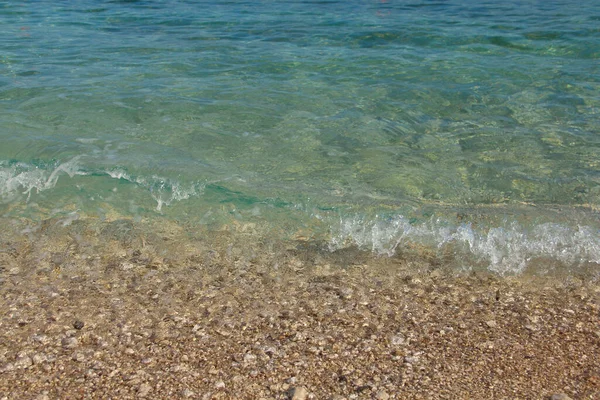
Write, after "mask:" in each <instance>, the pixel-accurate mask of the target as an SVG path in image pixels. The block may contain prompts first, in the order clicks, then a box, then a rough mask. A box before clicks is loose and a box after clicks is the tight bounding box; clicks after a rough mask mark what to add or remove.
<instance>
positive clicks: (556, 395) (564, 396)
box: [550, 393, 572, 400]
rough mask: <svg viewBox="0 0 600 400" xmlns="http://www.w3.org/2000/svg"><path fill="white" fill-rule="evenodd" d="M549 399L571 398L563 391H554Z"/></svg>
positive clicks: (569, 399)
mask: <svg viewBox="0 0 600 400" xmlns="http://www.w3.org/2000/svg"><path fill="white" fill-rule="evenodd" d="M550 400H572V399H571V398H570V397H569V396H567V395H566V394H564V393H555V394H553V395H552V396H550Z"/></svg>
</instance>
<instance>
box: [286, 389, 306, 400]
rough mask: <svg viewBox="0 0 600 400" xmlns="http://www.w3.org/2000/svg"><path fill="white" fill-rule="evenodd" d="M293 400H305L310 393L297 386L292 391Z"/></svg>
mask: <svg viewBox="0 0 600 400" xmlns="http://www.w3.org/2000/svg"><path fill="white" fill-rule="evenodd" d="M290 393H291V395H292V400H305V399H306V398H307V397H308V391H307V390H306V388H305V387H303V386H296V387H295V388H292V389H291V390H290Z"/></svg>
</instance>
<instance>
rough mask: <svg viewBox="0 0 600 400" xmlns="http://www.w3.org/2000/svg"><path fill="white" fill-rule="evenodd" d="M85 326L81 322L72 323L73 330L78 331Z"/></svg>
mask: <svg viewBox="0 0 600 400" xmlns="http://www.w3.org/2000/svg"><path fill="white" fill-rule="evenodd" d="M84 326H85V323H84V322H83V321H81V320H77V321H75V322H73V328H75V329H77V330H80V329H82V328H83V327H84Z"/></svg>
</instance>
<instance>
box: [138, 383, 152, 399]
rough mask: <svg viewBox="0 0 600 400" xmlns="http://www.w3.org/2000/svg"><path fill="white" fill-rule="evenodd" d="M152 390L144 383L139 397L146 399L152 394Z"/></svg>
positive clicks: (139, 391) (139, 390) (140, 388)
mask: <svg viewBox="0 0 600 400" xmlns="http://www.w3.org/2000/svg"><path fill="white" fill-rule="evenodd" d="M151 390H152V387H151V386H150V385H148V384H147V383H142V384H141V385H140V387H139V389H138V396H139V397H146V396H148V394H149V393H150V391H151Z"/></svg>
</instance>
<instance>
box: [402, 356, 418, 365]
mask: <svg viewBox="0 0 600 400" xmlns="http://www.w3.org/2000/svg"><path fill="white" fill-rule="evenodd" d="M404 362H405V363H407V364H416V363H418V362H419V357H418V356H406V357H404Z"/></svg>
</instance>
